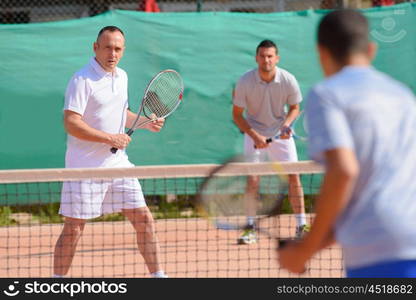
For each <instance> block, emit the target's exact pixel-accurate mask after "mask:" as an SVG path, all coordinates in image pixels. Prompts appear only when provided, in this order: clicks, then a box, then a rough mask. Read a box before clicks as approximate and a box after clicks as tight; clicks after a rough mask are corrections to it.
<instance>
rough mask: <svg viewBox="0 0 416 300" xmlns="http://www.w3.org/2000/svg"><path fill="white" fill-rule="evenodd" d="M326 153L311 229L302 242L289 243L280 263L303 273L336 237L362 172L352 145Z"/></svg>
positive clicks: (281, 254)
mask: <svg viewBox="0 0 416 300" xmlns="http://www.w3.org/2000/svg"><path fill="white" fill-rule="evenodd" d="M324 155H325V161H326V171H325V176H324V179H323V182H322V186H321V190H320V194H319V197H318V199H317V202H316V209H315V213H316V215H315V220H314V223H313V225H312V228H311V231H310V232H309V233H308V234H306V235H305V238H304V239H303V240H301V241H299V243H293V244H289V245H288V246H287V247H284V248H283V249H282V250H280V251H279V261H280V265H281V266H282V267H283V268H286V269H288V270H289V271H291V272H294V273H302V272H303V271H304V269H305V264H306V262H307V261H308V260H309V259H310V258H311V257H312V256H313V255H314V254H315V253H316V252H318V251H319V250H321V249H322V248H323V247H325V246H326V245H329V244H330V243H331V242H332V241H333V228H334V225H335V221H336V219H337V218H338V216H339V215H340V214H341V213H342V211H343V210H344V208H345V206H346V205H347V203H348V201H349V199H350V197H351V192H352V190H353V187H354V185H355V181H356V178H357V176H358V173H359V165H358V162H357V159H356V157H355V154H354V152H353V151H352V150H351V149H347V148H338V149H333V150H328V151H326V152H325V154H324Z"/></svg>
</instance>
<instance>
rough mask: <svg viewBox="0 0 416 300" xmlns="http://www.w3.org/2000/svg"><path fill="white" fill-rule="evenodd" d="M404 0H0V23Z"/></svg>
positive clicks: (293, 8)
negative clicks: (131, 12) (122, 13)
mask: <svg viewBox="0 0 416 300" xmlns="http://www.w3.org/2000/svg"><path fill="white" fill-rule="evenodd" d="M404 1H408V0H157V1H156V0H0V23H3V24H10V23H33V22H48V21H57V20H67V19H77V18H83V17H88V16H94V15H97V14H100V13H103V12H105V11H107V10H111V9H127V10H141V11H148V12H205V11H225V12H247V13H271V12H281V11H297V10H306V9H333V8H342V7H351V8H367V7H372V6H380V5H392V4H395V3H400V2H404Z"/></svg>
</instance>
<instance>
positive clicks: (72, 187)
mask: <svg viewBox="0 0 416 300" xmlns="http://www.w3.org/2000/svg"><path fill="white" fill-rule="evenodd" d="M145 206H146V202H145V199H144V196H143V192H142V188H141V186H140V183H139V181H138V180H137V179H135V178H120V179H113V180H82V181H73V182H64V183H63V185H62V194H61V206H60V209H59V213H60V214H61V215H63V216H66V217H71V218H77V219H92V218H96V217H99V216H101V215H103V214H108V213H115V212H120V211H121V210H122V209H133V208H139V207H145Z"/></svg>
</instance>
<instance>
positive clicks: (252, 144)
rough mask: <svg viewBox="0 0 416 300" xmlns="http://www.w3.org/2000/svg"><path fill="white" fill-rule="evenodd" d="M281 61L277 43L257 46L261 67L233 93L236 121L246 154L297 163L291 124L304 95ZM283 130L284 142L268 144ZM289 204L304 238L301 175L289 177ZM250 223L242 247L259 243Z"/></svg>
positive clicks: (253, 189) (251, 188) (253, 183)
mask: <svg viewBox="0 0 416 300" xmlns="http://www.w3.org/2000/svg"><path fill="white" fill-rule="evenodd" d="M279 59H280V57H279V55H278V49H277V46H276V44H275V43H274V42H273V41H270V40H264V41H262V42H261V43H260V44H259V45H258V46H257V49H256V62H257V66H258V67H257V68H255V69H253V70H250V71H248V72H247V73H245V74H244V75H243V76H242V77H241V78H240V80H239V81H238V83H237V85H236V88H235V90H234V93H233V104H234V105H233V119H234V122H235V123H236V125H237V126H238V128H239V129H240V130H241V131H242V132H244V133H245V135H244V153H245V154H246V155H248V156H253V157H254V160H259V161H261V160H264V159H271V160H275V161H285V162H295V161H297V160H298V156H297V152H296V145H295V142H294V140H293V137H292V136H291V135H290V133H291V129H290V124H291V123H292V122H293V121H294V120H295V119H296V117H297V116H298V115H299V112H300V106H299V103H300V102H301V101H302V95H301V92H300V89H299V84H298V82H297V80H296V78H295V76H293V75H292V74H291V73H289V72H288V71H286V70H284V69H282V68H278V67H277V63H278V62H279ZM286 110H287V113H286V112H285V111H286ZM244 114H245V116H244ZM279 131H280V132H281V133H282V135H281V139H278V140H276V139H273V142H272V143H267V142H266V140H267V139H268V138H270V137H274V136H275V135H276V134H277V133H278V132H279ZM257 190H258V178H257V177H251V178H249V180H248V187H247V192H248V193H251V194H253V196H254V194H256V193H257ZM289 201H290V203H291V205H292V209H293V211H294V213H295V215H296V221H297V229H296V236H298V237H300V236H301V235H302V234H303V233H304V232H306V231H308V228H309V227H308V226H307V223H306V216H305V207H304V199H303V189H302V185H301V182H300V179H299V176H298V175H289ZM248 224H249V225H250V226H249V228H248V229H247V230H245V231H244V232H243V234H242V235H241V237H240V238H239V239H238V243H239V244H251V243H255V242H256V241H257V237H256V234H255V230H254V227H255V224H254V218H253V217H249V218H248Z"/></svg>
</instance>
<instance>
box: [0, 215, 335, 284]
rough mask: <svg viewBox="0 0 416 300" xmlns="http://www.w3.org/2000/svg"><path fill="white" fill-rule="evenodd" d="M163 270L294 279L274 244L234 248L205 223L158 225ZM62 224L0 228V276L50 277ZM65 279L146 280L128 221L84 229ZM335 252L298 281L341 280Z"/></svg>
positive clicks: (282, 226) (283, 230) (225, 234)
mask: <svg viewBox="0 0 416 300" xmlns="http://www.w3.org/2000/svg"><path fill="white" fill-rule="evenodd" d="M273 223H274V224H270V226H278V227H279V229H278V230H279V235H280V236H282V237H288V236H289V228H292V229H293V228H294V225H295V220H294V219H293V218H292V217H290V216H288V215H282V216H280V217H279V220H274V221H273ZM156 224H157V235H158V239H159V241H160V246H161V254H162V255H161V259H162V264H163V267H164V268H165V270H166V272H167V274H168V275H169V276H170V277H191V278H204V277H211V278H224V277H233V278H235V277H297V276H294V275H293V274H289V273H287V272H285V271H283V270H281V269H279V267H278V265H277V262H276V253H275V250H274V249H275V243H274V241H270V240H269V239H268V238H266V237H261V238H260V240H259V242H258V243H257V244H252V245H237V244H236V239H237V237H238V234H239V233H238V232H234V231H219V230H216V229H215V228H213V227H212V226H211V225H210V223H209V222H208V221H207V220H205V219H197V218H193V219H167V220H157V223H156ZM61 229H62V225H60V224H53V225H52V224H48V225H31V226H14V227H2V228H0V239H1V240H2V244H1V246H0V247H1V248H0V277H51V275H52V267H53V251H54V246H55V242H56V240H57V238H58V236H59V234H60V231H61ZM68 276H69V277H149V275H148V272H147V269H146V266H145V264H144V261H143V259H142V257H141V255H140V254H139V252H138V250H137V246H136V239H135V233H134V231H133V229H132V226H131V225H130V223H128V222H123V221H120V222H96V223H88V224H87V225H86V228H85V231H84V234H83V236H82V238H81V240H80V242H79V245H78V248H77V252H76V255H75V258H74V262H73V265H72V267H71V269H70V272H69V274H68ZM342 276H343V267H342V254H341V251H340V249H339V248H338V247H332V248H330V249H328V250H325V251H323V252H321V253H320V254H319V255H318V256H317V257H315V259H314V260H313V261H312V262H311V264H310V266H309V270H308V271H307V272H306V273H305V274H303V275H302V277H342Z"/></svg>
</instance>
